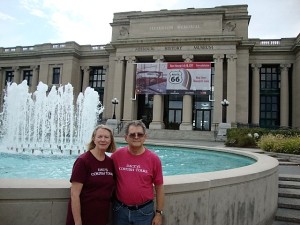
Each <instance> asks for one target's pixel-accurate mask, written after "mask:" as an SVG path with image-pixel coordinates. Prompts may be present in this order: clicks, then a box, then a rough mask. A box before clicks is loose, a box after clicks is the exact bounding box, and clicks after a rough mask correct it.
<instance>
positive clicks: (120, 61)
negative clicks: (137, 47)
mask: <svg viewBox="0 0 300 225" xmlns="http://www.w3.org/2000/svg"><path fill="white" fill-rule="evenodd" d="M124 59H125V56H116V58H115V61H116V62H117V63H122V62H123V61H124Z"/></svg>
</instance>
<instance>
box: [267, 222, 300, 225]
mask: <svg viewBox="0 0 300 225" xmlns="http://www.w3.org/2000/svg"><path fill="white" fill-rule="evenodd" d="M299 224H300V223H293V222H286V221H274V222H273V223H272V225H299Z"/></svg>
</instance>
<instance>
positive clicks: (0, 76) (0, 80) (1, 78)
mask: <svg viewBox="0 0 300 225" xmlns="http://www.w3.org/2000/svg"><path fill="white" fill-rule="evenodd" d="M4 82H5V74H4V70H3V69H2V68H1V67H0V112H2V111H3V96H4V87H5V84H4Z"/></svg>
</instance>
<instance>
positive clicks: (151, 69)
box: [136, 62, 211, 95]
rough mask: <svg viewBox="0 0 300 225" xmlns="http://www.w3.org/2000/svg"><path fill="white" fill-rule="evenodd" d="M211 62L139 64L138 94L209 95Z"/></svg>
mask: <svg viewBox="0 0 300 225" xmlns="http://www.w3.org/2000/svg"><path fill="white" fill-rule="evenodd" d="M210 90H211V63H210V62H168V63H138V64H137V70H136V94H183V95H184V94H190V95H194V94H208V93H210Z"/></svg>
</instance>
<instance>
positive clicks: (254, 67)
mask: <svg viewBox="0 0 300 225" xmlns="http://www.w3.org/2000/svg"><path fill="white" fill-rule="evenodd" d="M251 68H252V70H253V71H254V70H258V69H260V68H261V64H259V63H252V64H251Z"/></svg>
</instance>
